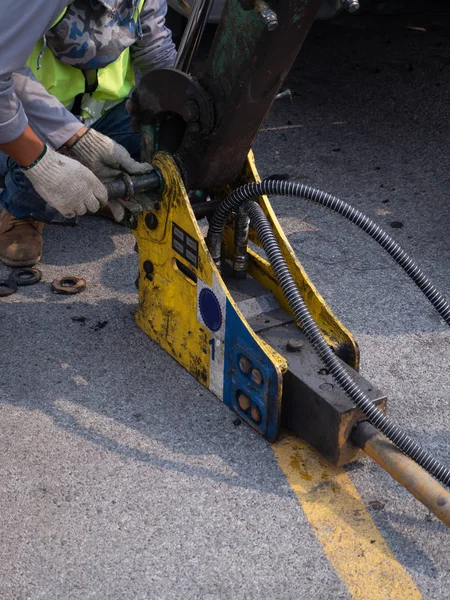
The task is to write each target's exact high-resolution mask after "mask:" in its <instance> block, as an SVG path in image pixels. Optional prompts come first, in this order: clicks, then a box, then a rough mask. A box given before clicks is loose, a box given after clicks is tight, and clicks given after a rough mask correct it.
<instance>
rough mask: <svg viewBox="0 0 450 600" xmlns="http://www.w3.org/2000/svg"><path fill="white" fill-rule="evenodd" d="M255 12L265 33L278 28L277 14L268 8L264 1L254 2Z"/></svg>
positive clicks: (256, 0) (257, 0)
mask: <svg viewBox="0 0 450 600" xmlns="http://www.w3.org/2000/svg"><path fill="white" fill-rule="evenodd" d="M254 6H255V12H257V13H258V14H259V15H260V17H261V19H262V21H263V23H264V27H265V28H266V29H267V31H274V30H275V29H276V28H277V27H278V16H277V13H276V12H275V11H274V10H272V9H271V8H270V6H269V5H268V4H267V2H265V1H264V0H255V5H254Z"/></svg>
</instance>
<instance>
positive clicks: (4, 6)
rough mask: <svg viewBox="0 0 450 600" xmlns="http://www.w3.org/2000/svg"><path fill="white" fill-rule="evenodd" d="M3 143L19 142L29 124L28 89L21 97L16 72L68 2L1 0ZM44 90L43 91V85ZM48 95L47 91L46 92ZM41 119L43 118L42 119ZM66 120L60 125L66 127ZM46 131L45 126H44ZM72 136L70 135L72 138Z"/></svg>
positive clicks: (0, 118)
mask: <svg viewBox="0 0 450 600" xmlns="http://www.w3.org/2000/svg"><path fill="white" fill-rule="evenodd" d="M0 4H1V18H0V144H1V143H6V142H10V141H12V140H15V139H17V138H18V137H19V136H20V135H21V134H22V133H23V131H24V129H25V127H26V126H27V124H28V118H27V117H28V116H29V115H28V112H27V109H28V104H29V99H30V98H29V96H28V91H29V93H31V94H32V93H33V89H32V88H28V90H27V93H24V94H23V95H22V96H21V97H20V98H19V96H18V94H17V92H16V89H15V82H14V76H13V73H15V72H18V71H20V70H21V69H23V67H24V65H25V63H26V61H27V59H28V57H29V56H30V54H31V51H32V50H33V48H34V45H35V44H36V43H37V41H38V40H39V39H40V38H41V37H42V35H43V34H44V33H45V32H46V31H47V30H48V28H49V27H50V26H51V24H52V23H53V22H54V20H55V19H56V18H57V17H58V15H59V14H60V13H61V11H62V10H63V8H64V7H65V6H66V5H67V4H68V2H67V0H34V1H33V2H29V0H1V2H0ZM40 89H42V90H43V88H42V86H40ZM44 92H45V90H44ZM38 120H39V119H38ZM63 122H64V119H62V121H61V123H60V125H63ZM44 129H45V126H44ZM69 137H70V136H69Z"/></svg>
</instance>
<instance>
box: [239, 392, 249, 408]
mask: <svg viewBox="0 0 450 600" xmlns="http://www.w3.org/2000/svg"><path fill="white" fill-rule="evenodd" d="M238 404H239V408H240V409H241V410H243V411H246V410H248V409H249V408H250V406H251V405H252V401H251V400H250V398H249V397H248V396H247V395H246V394H242V393H241V394H239V396H238Z"/></svg>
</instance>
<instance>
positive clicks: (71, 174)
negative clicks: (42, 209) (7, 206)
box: [22, 146, 108, 217]
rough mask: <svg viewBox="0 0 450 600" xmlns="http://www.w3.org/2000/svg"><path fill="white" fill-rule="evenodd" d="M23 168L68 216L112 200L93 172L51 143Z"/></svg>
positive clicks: (93, 209)
mask: <svg viewBox="0 0 450 600" xmlns="http://www.w3.org/2000/svg"><path fill="white" fill-rule="evenodd" d="M22 170H23V173H24V175H25V177H26V178H27V179H28V180H29V181H30V183H31V185H32V186H33V188H34V189H35V191H36V192H37V193H38V194H39V196H41V198H43V199H44V200H45V201H46V202H48V204H50V206H52V207H53V208H56V210H57V211H59V212H60V213H61V214H62V215H64V216H65V217H75V216H77V215H84V214H85V213H86V212H87V211H89V212H97V211H98V209H99V208H100V206H105V205H106V204H107V203H108V193H107V191H106V188H105V186H104V185H103V183H102V182H101V181H100V180H99V179H98V177H96V176H95V175H94V173H92V171H90V170H89V169H87V168H86V167H85V166H84V165H82V164H81V163H79V162H77V161H76V160H73V159H72V158H70V157H68V156H64V155H63V154H59V153H58V152H55V151H54V150H52V148H49V147H48V146H46V147H45V150H44V153H43V154H42V155H41V156H40V157H39V159H38V160H37V161H36V162H35V163H33V164H32V165H31V166H30V167H24V168H23V169H22Z"/></svg>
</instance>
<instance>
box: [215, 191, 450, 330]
mask: <svg viewBox="0 0 450 600" xmlns="http://www.w3.org/2000/svg"><path fill="white" fill-rule="evenodd" d="M263 194H272V195H277V196H295V197H297V198H303V199H305V200H310V201H311V202H314V203H316V204H320V205H321V206H325V208H329V209H330V210H333V211H334V212H336V213H338V214H339V215H341V216H343V217H345V218H346V219H348V220H349V221H351V222H352V223H354V224H355V225H357V226H358V227H359V228H360V229H362V230H363V231H365V232H366V233H367V234H368V235H370V237H371V238H372V239H374V240H375V241H376V242H378V243H379V244H380V246H381V247H382V248H384V249H385V250H386V252H387V253H388V254H389V255H390V256H392V258H393V259H394V260H395V261H396V262H397V263H398V264H399V265H400V266H401V267H402V269H403V270H404V271H405V272H406V273H407V274H408V275H409V276H410V277H411V279H412V280H413V281H414V283H415V284H416V285H417V287H418V288H419V289H420V290H421V291H422V292H423V293H424V294H425V296H426V297H427V298H428V300H429V301H430V302H431V304H432V305H433V306H434V308H435V309H436V310H437V311H438V313H439V314H440V315H441V317H442V318H443V319H444V321H445V322H446V323H447V325H449V326H450V304H449V303H448V302H447V300H446V299H445V298H444V296H443V295H442V294H441V293H440V292H439V291H438V290H437V289H436V287H435V286H434V285H433V284H432V283H431V281H430V280H429V279H428V277H427V276H426V275H425V273H423V271H422V270H421V269H420V268H419V266H418V265H417V264H416V262H415V261H414V260H413V259H412V258H411V257H410V256H409V255H408V254H407V253H406V252H405V251H404V250H403V248H402V247H401V246H400V244H397V242H396V241H395V240H394V239H392V238H391V236H390V235H389V234H387V233H386V232H385V231H384V230H383V229H382V228H381V227H379V225H377V224H376V223H375V222H374V221H372V219H370V218H369V217H367V216H366V215H365V214H364V213H362V212H361V211H359V210H357V209H356V208H354V207H353V206H351V205H350V204H348V203H347V202H344V201H343V200H340V199H339V198H336V196H332V195H331V194H328V193H326V192H322V191H321V190H318V189H316V188H313V187H310V186H308V185H303V184H300V183H295V182H292V181H278V180H265V181H261V183H249V184H247V185H243V186H241V187H239V188H237V189H236V190H234V192H233V193H232V194H230V195H229V196H227V197H226V198H225V199H224V200H223V202H222V203H221V204H220V206H219V208H218V209H217V210H216V212H215V213H214V217H213V218H212V220H211V225H210V228H209V231H208V247H209V250H210V252H211V254H212V257H213V258H214V260H215V261H216V262H217V261H218V260H219V259H220V246H221V243H222V232H223V228H224V227H225V223H226V221H227V219H228V216H229V214H230V212H231V211H232V210H236V208H237V207H238V206H240V205H241V204H242V203H243V202H245V201H246V200H251V199H252V198H256V197H258V196H261V195H263Z"/></svg>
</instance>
